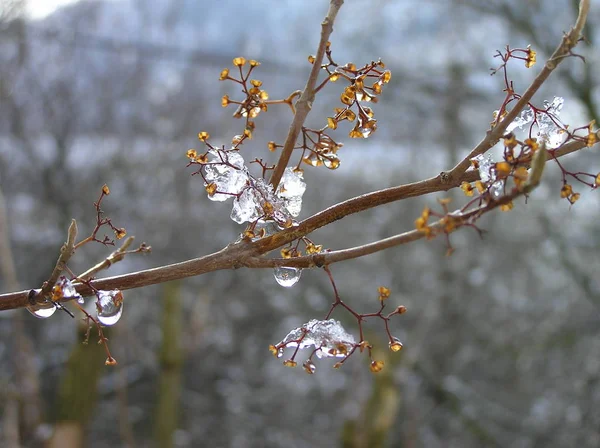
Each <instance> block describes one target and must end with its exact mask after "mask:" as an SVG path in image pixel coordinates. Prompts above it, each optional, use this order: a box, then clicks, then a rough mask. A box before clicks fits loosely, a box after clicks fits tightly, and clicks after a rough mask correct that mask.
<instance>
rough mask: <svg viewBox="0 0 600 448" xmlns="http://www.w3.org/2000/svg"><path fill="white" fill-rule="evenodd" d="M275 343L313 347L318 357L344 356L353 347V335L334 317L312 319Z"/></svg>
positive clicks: (301, 347) (286, 345)
mask: <svg viewBox="0 0 600 448" xmlns="http://www.w3.org/2000/svg"><path fill="white" fill-rule="evenodd" d="M277 345H282V346H285V347H298V346H299V347H300V349H303V348H307V347H311V346H312V347H315V348H316V349H317V350H316V352H315V354H316V355H317V357H318V358H323V357H330V356H331V357H335V358H345V357H346V356H347V355H348V353H350V351H351V350H352V349H353V348H354V346H355V345H356V342H355V341H354V337H353V336H352V335H351V334H349V333H348V332H346V330H345V329H344V327H342V324H341V323H340V322H339V321H337V320H334V319H329V320H316V319H313V320H311V321H309V322H308V323H306V324H304V325H303V326H302V327H299V328H296V329H295V330H292V331H290V332H289V333H288V334H287V336H286V337H285V338H284V339H283V340H282V341H281V342H280V343H279V344H277Z"/></svg>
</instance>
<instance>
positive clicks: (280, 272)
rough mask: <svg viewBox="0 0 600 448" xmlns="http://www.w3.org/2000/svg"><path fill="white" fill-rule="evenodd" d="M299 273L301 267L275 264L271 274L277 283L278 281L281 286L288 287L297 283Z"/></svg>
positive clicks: (300, 272)
mask: <svg viewBox="0 0 600 448" xmlns="http://www.w3.org/2000/svg"><path fill="white" fill-rule="evenodd" d="M301 274H302V269H296V268H289V267H285V266H277V267H276V268H275V269H274V270H273V275H274V276H275V280H276V281H277V283H279V284H280V285H281V286H285V287H286V288H290V287H292V286H294V285H295V284H296V283H298V280H300V275H301Z"/></svg>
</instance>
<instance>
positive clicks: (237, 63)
mask: <svg viewBox="0 0 600 448" xmlns="http://www.w3.org/2000/svg"><path fill="white" fill-rule="evenodd" d="M233 65H235V66H236V67H242V66H243V65H246V58H243V57H241V56H240V57H237V58H233Z"/></svg>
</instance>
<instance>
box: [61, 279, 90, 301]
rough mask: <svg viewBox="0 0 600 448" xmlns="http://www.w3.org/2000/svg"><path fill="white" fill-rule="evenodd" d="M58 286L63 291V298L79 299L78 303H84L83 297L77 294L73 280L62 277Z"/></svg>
mask: <svg viewBox="0 0 600 448" xmlns="http://www.w3.org/2000/svg"><path fill="white" fill-rule="evenodd" d="M56 284H57V286H59V287H60V288H61V290H62V298H65V299H77V303H84V300H83V297H81V295H80V294H79V293H78V292H77V290H76V289H75V286H74V285H73V282H72V281H71V280H69V279H68V278H66V277H65V276H61V277H60V280H59V281H58V282H57V283H56Z"/></svg>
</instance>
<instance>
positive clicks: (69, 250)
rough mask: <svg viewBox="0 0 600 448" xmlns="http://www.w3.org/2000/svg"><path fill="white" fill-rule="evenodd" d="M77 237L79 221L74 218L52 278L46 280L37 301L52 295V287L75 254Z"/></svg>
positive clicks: (51, 275)
mask: <svg viewBox="0 0 600 448" xmlns="http://www.w3.org/2000/svg"><path fill="white" fill-rule="evenodd" d="M76 238H77V221H75V220H74V219H73V220H71V225H70V226H69V230H68V231H67V242H66V243H65V244H63V246H62V247H61V248H60V255H59V257H58V260H57V261H56V265H55V266H54V269H53V270H52V274H50V278H49V279H48V280H47V281H45V282H44V284H43V285H42V289H41V291H40V292H39V294H37V296H36V300H37V301H40V300H43V299H45V298H46V297H48V295H50V292H51V291H52V288H53V287H54V285H55V284H56V282H57V281H58V278H59V277H60V274H62V271H64V269H65V266H66V265H67V263H68V261H69V259H70V258H71V256H72V255H73V252H74V245H75V239H76Z"/></svg>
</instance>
